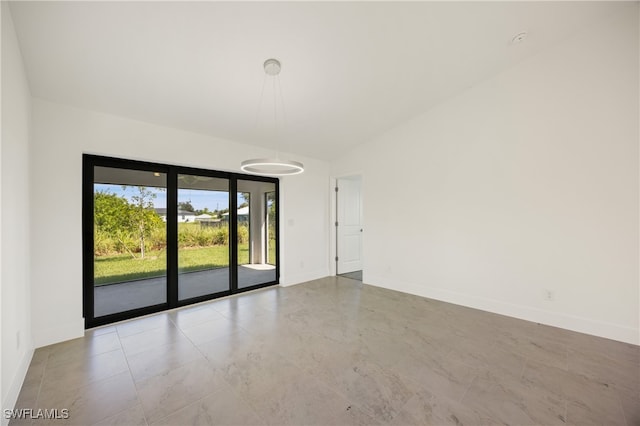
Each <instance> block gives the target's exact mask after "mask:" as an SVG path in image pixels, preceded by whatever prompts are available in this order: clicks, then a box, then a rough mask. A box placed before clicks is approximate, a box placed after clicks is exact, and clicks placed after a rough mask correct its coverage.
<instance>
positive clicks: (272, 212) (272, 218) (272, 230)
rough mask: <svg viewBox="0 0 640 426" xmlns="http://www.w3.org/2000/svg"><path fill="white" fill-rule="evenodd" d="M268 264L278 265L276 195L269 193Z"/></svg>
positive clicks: (267, 224)
mask: <svg viewBox="0 0 640 426" xmlns="http://www.w3.org/2000/svg"><path fill="white" fill-rule="evenodd" d="M266 198H267V206H266V207H267V223H266V226H265V228H266V232H267V263H268V264H269V265H274V266H275V264H276V193H275V192H267V197H266Z"/></svg>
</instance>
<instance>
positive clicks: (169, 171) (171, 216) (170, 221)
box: [82, 154, 280, 328]
mask: <svg viewBox="0 0 640 426" xmlns="http://www.w3.org/2000/svg"><path fill="white" fill-rule="evenodd" d="M96 166H100V167H113V168H120V169H130V170H141V171H151V172H161V173H166V175H167V222H166V223H167V230H166V232H167V268H166V271H167V302H166V303H161V304H158V305H153V306H145V307H143V308H137V309H132V310H129V311H124V312H118V313H114V314H110V315H104V316H101V317H97V318H96V317H94V285H93V282H94V225H93V223H94V219H93V209H94V206H93V199H94V195H93V191H94V188H93V185H94V168H95V167H96ZM179 174H187V175H189V174H190V175H198V176H208V177H216V178H222V179H228V181H229V280H230V283H229V284H230V285H229V290H228V291H222V292H219V293H214V294H207V295H203V296H198V297H194V298H191V299H185V300H179V299H178V222H177V215H178V175H179ZM238 180H253V181H259V182H269V183H273V184H274V185H275V193H276V195H275V196H276V206H277V208H276V265H275V267H276V276H275V281H271V282H267V283H262V284H257V285H254V286H250V287H244V288H241V289H239V288H238V250H237V245H236V241H237V239H238V229H237V227H238V220H237V210H238V209H237V207H238V202H237V192H238V191H237V188H238V185H237V181H238ZM279 183H280V181H279V179H278V178H274V177H265V176H256V175H246V174H241V173H233V172H222V171H217V170H207V169H200V168H194V167H185V166H176V165H170V164H161V163H152V162H147V161H137V160H127V159H121V158H114V157H105V156H99V155H92V154H83V156H82V281H83V285H82V289H83V316H84V320H85V328H91V327H97V326H100V325H105V324H110V323H113V322H116V321H122V320H125V319H130V318H135V317H139V316H143V315H148V314H151V313H155V312H161V311H165V310H168V309H173V308H177V307H180V306H186V305H190V304H193V303H199V302H203V301H206V300H211V299H216V298H219V297H224V296H229V295H232V294H236V293H242V292H245V291H251V290H255V289H258V288H263V287H268V286H272V285H276V284H278V283H279V280H280V261H279V260H280V228H279V225H280V208H279V207H280V186H279Z"/></svg>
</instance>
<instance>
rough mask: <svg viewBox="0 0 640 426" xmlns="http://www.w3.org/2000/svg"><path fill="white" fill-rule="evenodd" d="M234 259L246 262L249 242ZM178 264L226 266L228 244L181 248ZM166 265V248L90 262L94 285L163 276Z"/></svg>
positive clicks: (186, 269)
mask: <svg viewBox="0 0 640 426" xmlns="http://www.w3.org/2000/svg"><path fill="white" fill-rule="evenodd" d="M270 257H271V256H270ZM238 262H239V263H240V264H241V265H242V264H246V263H249V245H248V244H246V243H245V244H241V245H240V246H239V252H238ZM178 266H179V268H180V272H193V271H201V270H205V269H212V268H225V267H227V266H229V247H227V246H212V247H204V248H193V249H181V250H180V251H179V253H178ZM166 268H167V252H166V250H159V251H151V252H147V254H146V256H145V258H144V259H133V258H132V257H131V256H130V255H128V254H119V255H115V256H97V257H96V258H95V262H94V277H95V279H94V285H96V286H100V285H105V284H112V283H118V282H123V281H131V280H139V279H142V278H153V277H162V276H164V275H166Z"/></svg>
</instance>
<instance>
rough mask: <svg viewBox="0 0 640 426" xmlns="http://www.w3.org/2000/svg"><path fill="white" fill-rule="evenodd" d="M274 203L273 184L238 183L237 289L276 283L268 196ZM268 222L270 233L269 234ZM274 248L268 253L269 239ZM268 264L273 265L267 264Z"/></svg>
mask: <svg viewBox="0 0 640 426" xmlns="http://www.w3.org/2000/svg"><path fill="white" fill-rule="evenodd" d="M268 194H273V195H272V196H271V198H272V200H275V184H274V183H270V182H257V181H248V180H238V193H237V197H238V288H246V287H251V286H254V285H258V284H266V283H270V282H274V281H275V280H276V268H275V260H276V259H275V208H276V206H275V203H274V202H273V201H272V202H271V206H272V207H273V209H274V210H273V213H272V215H270V214H269V211H268V210H269V208H268V206H269V201H268V199H269V195H268ZM269 220H273V225H274V228H273V231H272V232H271V233H270V232H269V225H270V222H269ZM271 236H272V237H273V243H272V244H273V248H272V249H270V248H269V245H270V244H271V243H270V237H271ZM270 256H271V260H272V261H273V263H272V262H271V261H270Z"/></svg>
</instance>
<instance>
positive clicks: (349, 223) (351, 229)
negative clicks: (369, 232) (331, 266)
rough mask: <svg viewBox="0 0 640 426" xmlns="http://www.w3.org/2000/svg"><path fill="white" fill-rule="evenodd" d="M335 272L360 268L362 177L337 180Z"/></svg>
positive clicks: (339, 272) (343, 272)
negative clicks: (336, 259)
mask: <svg viewBox="0 0 640 426" xmlns="http://www.w3.org/2000/svg"><path fill="white" fill-rule="evenodd" d="M337 188H338V192H337V215H336V217H337V222H338V224H337V226H336V229H337V231H336V237H337V251H338V252H337V257H338V261H337V267H338V270H337V273H338V274H346V273H347V272H353V271H360V270H362V231H363V230H362V179H361V178H360V176H356V177H348V178H341V179H338V180H337Z"/></svg>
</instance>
